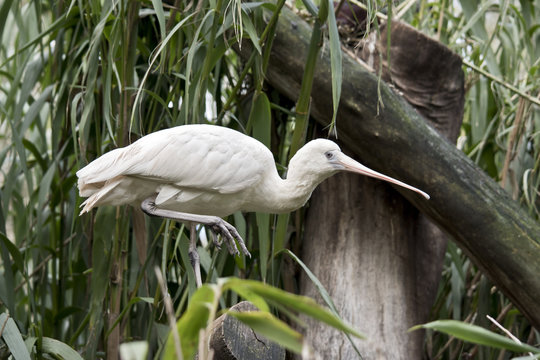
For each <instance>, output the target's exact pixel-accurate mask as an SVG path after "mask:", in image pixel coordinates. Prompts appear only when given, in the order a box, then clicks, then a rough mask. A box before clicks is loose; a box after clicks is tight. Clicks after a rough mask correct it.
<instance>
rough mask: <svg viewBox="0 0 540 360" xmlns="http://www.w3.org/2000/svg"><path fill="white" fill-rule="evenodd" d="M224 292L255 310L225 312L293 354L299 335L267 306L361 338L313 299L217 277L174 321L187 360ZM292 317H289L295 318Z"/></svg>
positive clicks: (170, 353)
mask: <svg viewBox="0 0 540 360" xmlns="http://www.w3.org/2000/svg"><path fill="white" fill-rule="evenodd" d="M227 291H231V292H235V293H237V294H238V295H240V296H241V297H243V298H245V299H246V300H249V301H251V302H252V303H253V304H256V306H257V307H258V309H259V311H248V312H241V313H239V312H234V311H229V312H228V313H229V314H230V315H231V316H234V317H235V318H236V319H238V320H239V321H241V322H243V323H245V324H246V325H248V326H250V327H251V328H252V329H253V330H255V331H257V332H258V333H260V334H261V335H264V336H266V337H267V338H268V339H270V340H273V341H275V342H277V343H278V344H281V345H282V346H284V347H285V348H286V349H288V350H290V351H293V352H295V353H298V354H300V353H302V351H303V350H304V348H305V347H306V346H307V345H306V343H305V341H304V340H303V337H302V335H301V334H300V333H299V332H297V331H296V330H294V329H292V328H291V327H289V325H287V324H286V323H285V322H283V321H282V320H279V319H278V318H277V317H275V316H274V315H273V314H272V313H271V312H270V305H273V306H275V307H277V308H278V309H279V308H281V309H287V310H288V311H287V312H286V313H289V311H290V310H293V311H296V312H298V313H302V314H306V315H309V316H311V317H313V318H315V319H317V320H319V321H322V322H324V323H326V324H328V325H330V326H333V327H335V328H336V329H339V330H342V331H343V332H345V333H346V334H351V335H354V336H356V337H359V338H362V337H363V336H362V335H361V334H359V333H358V332H357V331H356V330H354V329H353V328H351V327H350V326H349V325H347V324H346V323H344V322H343V320H341V319H340V318H339V317H338V316H336V315H334V314H332V313H331V312H330V311H329V310H327V309H325V308H323V307H321V306H320V305H318V304H317V303H316V302H315V301H314V300H313V299H311V298H308V297H305V296H299V295H294V294H291V293H288V292H286V291H283V290H280V289H278V288H275V287H272V286H270V285H267V284H264V283H262V282H259V281H253V280H244V279H238V278H223V279H219V280H218V281H217V283H216V284H207V285H203V286H202V287H201V288H199V289H198V290H197V291H196V292H195V294H194V295H193V297H192V299H191V302H190V305H189V306H188V308H187V310H186V312H185V313H184V314H183V315H182V317H181V318H180V320H178V323H177V328H178V334H179V335H180V336H179V338H180V347H181V349H182V357H183V358H184V359H191V358H193V356H194V355H195V353H196V350H197V348H198V345H199V342H200V341H202V342H203V344H204V343H207V341H208V340H207V339H205V338H204V337H200V334H204V335H205V336H209V334H210V332H211V326H212V321H213V320H215V318H216V314H217V312H218V308H217V307H218V299H219V298H220V297H222V296H224V294H225V293H226V292H227ZM296 319H297V318H296V317H294V318H292V319H291V320H293V321H294V320H296ZM299 325H301V324H299ZM174 342H175V340H174V336H173V335H171V336H169V339H168V341H167V347H166V349H165V358H167V359H172V358H175V357H176V355H175V349H176V347H175V343H174Z"/></svg>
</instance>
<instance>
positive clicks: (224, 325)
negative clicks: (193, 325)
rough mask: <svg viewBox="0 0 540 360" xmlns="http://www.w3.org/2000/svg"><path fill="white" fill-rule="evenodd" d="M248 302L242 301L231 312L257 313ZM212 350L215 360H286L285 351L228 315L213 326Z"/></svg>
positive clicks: (223, 316) (221, 317)
mask: <svg viewBox="0 0 540 360" xmlns="http://www.w3.org/2000/svg"><path fill="white" fill-rule="evenodd" d="M256 310H257V308H256V307H255V306H253V304H251V303H250V302H248V301H242V302H240V303H238V304H236V305H234V306H233V307H231V311H239V312H243V311H256ZM210 348H211V349H212V350H213V351H214V359H215V360H244V359H245V360H284V359H285V349H284V348H282V347H281V346H279V345H277V344H276V343H274V342H271V341H270V340H268V339H267V338H265V337H264V336H261V335H259V334H257V333H255V331H253V330H252V329H251V328H250V327H249V326H247V325H245V324H244V323H242V322H240V321H238V320H236V319H235V318H234V317H232V316H229V315H227V314H223V315H221V316H220V317H219V318H217V319H216V320H215V321H214V323H213V325H212V335H211V336H210Z"/></svg>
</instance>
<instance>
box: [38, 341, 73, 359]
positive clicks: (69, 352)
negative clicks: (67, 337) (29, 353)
mask: <svg viewBox="0 0 540 360" xmlns="http://www.w3.org/2000/svg"><path fill="white" fill-rule="evenodd" d="M41 349H42V351H43V352H44V353H47V354H51V355H54V357H55V358H60V359H65V360H83V358H82V357H81V355H79V353H78V352H76V351H75V350H73V348H72V347H70V346H69V345H67V344H65V343H63V342H61V341H58V340H56V339H51V338H48V337H44V338H43V339H42V342H41Z"/></svg>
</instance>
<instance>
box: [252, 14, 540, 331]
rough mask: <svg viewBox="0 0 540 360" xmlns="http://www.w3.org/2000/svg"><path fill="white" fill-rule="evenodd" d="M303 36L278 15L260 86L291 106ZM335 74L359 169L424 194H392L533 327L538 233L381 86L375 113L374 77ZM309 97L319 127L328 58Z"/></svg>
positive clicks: (539, 317)
mask: <svg viewBox="0 0 540 360" xmlns="http://www.w3.org/2000/svg"><path fill="white" fill-rule="evenodd" d="M310 33H311V29H310V27H309V26H308V25H307V24H306V23H305V22H304V21H303V20H302V19H301V18H300V17H298V16H297V15H295V14H294V13H292V12H291V11H289V10H287V9H284V10H283V13H282V15H281V17H280V20H279V22H278V29H277V34H276V38H275V39H274V42H273V48H272V50H273V51H272V55H271V58H270V62H269V68H268V72H267V79H268V81H269V82H271V83H272V85H273V86H274V87H276V88H277V89H279V90H280V91H281V92H282V93H284V94H286V95H287V96H289V97H290V98H291V99H296V97H297V95H298V90H299V87H300V81H301V76H302V71H303V57H304V54H306V49H307V46H308V42H309V38H310ZM247 51H249V50H248V46H242V52H247ZM343 66H344V68H343V79H344V83H343V87H342V98H341V104H340V114H339V117H338V120H337V128H338V134H339V136H340V140H341V141H342V142H343V143H345V144H346V145H347V147H348V148H349V149H350V150H352V151H353V152H354V153H355V154H357V155H358V156H357V157H358V159H359V160H360V161H362V162H363V163H365V164H366V165H367V166H370V167H372V168H374V169H376V170H378V171H381V172H384V173H386V174H388V175H390V176H393V177H396V178H399V179H401V180H403V181H405V182H408V183H410V184H411V185H414V186H417V187H419V188H421V189H423V190H424V191H427V192H428V193H429V194H430V195H431V200H424V199H422V198H421V197H420V196H417V195H416V194H413V193H411V192H408V191H406V190H405V191H404V190H402V189H398V191H400V192H401V193H402V194H403V195H404V196H405V197H406V198H407V199H409V201H411V202H412V203H413V204H414V205H415V206H416V207H417V208H419V209H420V210H421V211H422V212H424V213H425V214H427V215H428V216H429V217H430V218H431V219H432V220H433V221H435V222H436V223H437V224H438V225H439V226H440V227H441V228H442V229H444V230H445V231H446V232H448V233H449V234H451V235H452V237H453V239H454V240H455V241H456V242H457V243H458V245H459V246H460V247H461V248H462V249H463V250H464V251H465V252H466V253H467V254H468V255H469V256H470V257H471V259H472V260H473V261H474V262H475V264H476V265H477V266H479V267H480V268H481V269H482V270H483V271H484V272H485V273H486V274H487V275H488V277H490V278H491V280H492V281H493V282H494V283H495V284H496V285H497V286H498V287H499V288H500V289H501V290H502V291H503V292H504V293H505V294H506V295H507V296H508V297H509V298H510V299H511V300H512V301H513V302H514V304H515V305H516V306H517V307H518V308H519V309H520V310H521V311H522V312H523V313H524V314H525V315H526V316H527V317H528V318H529V319H530V320H531V322H532V323H533V324H534V325H535V326H536V327H540V302H538V299H540V278H539V277H538V274H539V273H540V262H539V261H538V259H539V258H540V244H539V239H538V238H539V237H540V235H539V234H540V225H539V224H538V223H537V222H536V221H535V220H534V219H532V218H531V217H529V216H528V215H527V214H526V213H525V212H524V211H522V210H521V209H520V208H519V205H518V204H516V203H515V202H514V201H513V200H512V199H511V198H510V197H509V196H508V194H506V192H505V191H504V190H503V189H501V187H500V186H499V185H498V184H497V183H495V182H494V181H493V180H492V179H490V178H489V177H488V176H487V175H486V174H485V173H484V172H483V171H482V170H481V169H479V168H478V167H477V166H476V165H475V164H474V163H473V162H472V161H470V159H468V158H467V157H466V156H465V155H464V154H463V153H462V152H461V151H459V150H457V149H456V148H455V146H453V145H452V144H451V143H449V142H448V141H447V140H445V139H444V138H442V137H441V136H440V135H439V134H438V133H437V132H436V131H435V130H434V129H433V128H431V127H430V126H428V125H427V124H426V123H425V121H424V120H423V119H422V118H421V117H420V116H419V115H418V113H417V112H416V111H415V110H414V109H413V108H412V107H411V106H410V105H409V104H407V103H406V102H405V100H404V99H403V98H402V97H400V96H398V95H397V94H396V93H395V92H394V91H392V90H391V89H390V88H389V87H388V86H387V85H385V84H381V85H380V95H381V100H382V102H383V104H384V106H379V107H378V106H377V104H378V101H377V100H378V90H377V89H378V82H377V77H376V76H375V75H374V74H372V73H371V72H370V71H368V69H366V67H365V66H364V65H362V64H361V63H360V62H358V61H357V60H356V59H354V58H352V57H350V56H344V59H343ZM313 89H314V91H313V94H312V97H313V102H312V106H311V109H312V111H311V114H312V116H313V117H314V118H315V119H317V121H319V122H321V123H322V124H323V125H327V124H328V121H329V119H331V111H332V105H331V101H332V100H331V99H332V96H331V73H330V58H329V56H328V54H326V55H324V56H322V57H321V58H319V63H318V70H317V73H316V75H315V79H314V85H313ZM335 221H339V219H336V220H335ZM313 241H315V240H313ZM344 315H345V317H346V315H347V314H344Z"/></svg>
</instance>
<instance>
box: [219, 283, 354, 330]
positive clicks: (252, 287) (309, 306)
mask: <svg viewBox="0 0 540 360" xmlns="http://www.w3.org/2000/svg"><path fill="white" fill-rule="evenodd" d="M225 284H226V285H225V286H226V287H234V288H236V287H237V286H238V287H245V288H246V289H248V290H249V291H252V292H253V293H255V294H257V295H259V296H261V297H263V298H265V299H266V300H272V301H274V302H276V303H278V304H280V305H282V306H284V307H288V308H290V309H293V310H295V311H298V312H300V313H303V314H306V315H309V316H311V317H312V318H314V319H317V320H319V321H322V322H324V323H326V324H328V325H330V326H332V327H334V328H336V329H338V330H341V331H343V332H345V333H350V334H352V335H354V336H356V337H358V338H364V336H363V335H361V334H360V333H359V332H357V331H356V330H354V329H353V328H352V327H350V326H349V325H347V324H345V323H344V322H343V321H342V320H341V319H339V318H338V317H336V316H335V315H334V314H332V313H331V312H330V311H329V310H327V309H325V308H323V307H322V306H320V305H319V304H317V303H316V302H315V300H313V299H311V298H309V297H306V296H300V295H295V294H291V293H288V292H286V291H283V290H281V289H278V288H275V287H273V286H270V285H267V284H264V283H261V282H259V281H254V280H240V279H236V278H229V279H227V281H226V283H225Z"/></svg>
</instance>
